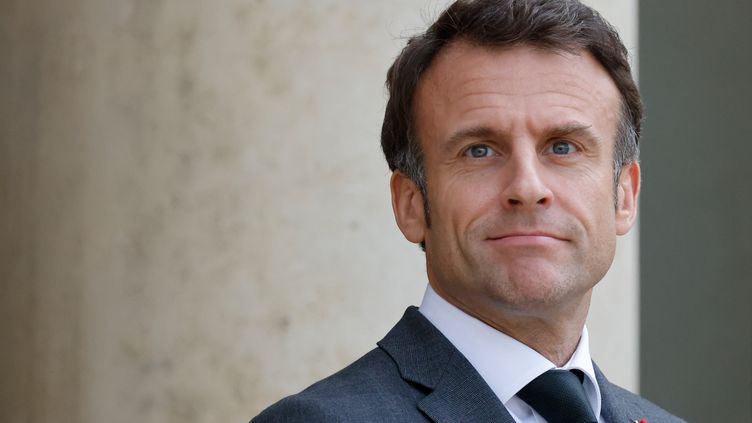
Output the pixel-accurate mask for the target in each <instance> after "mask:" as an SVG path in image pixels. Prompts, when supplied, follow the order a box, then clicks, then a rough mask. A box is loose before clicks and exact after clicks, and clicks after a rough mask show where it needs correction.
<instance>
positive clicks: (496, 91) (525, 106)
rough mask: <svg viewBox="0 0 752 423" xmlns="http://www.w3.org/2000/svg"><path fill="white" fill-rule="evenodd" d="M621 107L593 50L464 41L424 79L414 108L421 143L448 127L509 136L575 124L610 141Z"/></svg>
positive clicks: (451, 47)
mask: <svg viewBox="0 0 752 423" xmlns="http://www.w3.org/2000/svg"><path fill="white" fill-rule="evenodd" d="M620 104H621V100H620V94H619V91H618V89H617V88H616V85H615V84H614V82H613V80H612V79H611V78H610V76H609V75H608V73H607V72H606V70H605V69H604V68H603V67H602V66H601V65H600V63H598V62H597V60H595V58H593V57H592V55H591V54H590V53H588V52H587V51H580V52H575V53H569V52H563V51H551V50H542V49H540V48H535V47H532V46H528V45H519V46H514V47H506V48H501V49H499V48H486V47H479V46H476V45H473V44H470V43H467V42H463V41H458V42H454V43H452V44H450V45H449V46H447V47H446V48H445V49H444V50H443V51H442V52H441V53H440V54H439V55H438V56H437V57H436V59H435V60H434V63H432V65H431V66H430V67H429V69H428V70H427V71H426V72H425V74H424V75H423V77H422V78H421V81H420V83H419V84H418V88H417V91H416V95H415V102H414V110H415V113H416V116H415V117H416V129H417V131H418V134H419V135H421V138H422V137H424V136H428V137H429V138H431V137H433V136H439V137H440V136H442V135H443V134H441V130H442V128H444V129H456V128H446V127H451V126H456V125H460V124H463V123H466V124H472V123H475V124H476V125H478V124H482V125H488V124H493V125H494V126H496V127H498V129H500V130H510V131H511V130H513V129H515V128H516V127H519V126H526V127H527V128H528V129H535V126H536V125H540V126H546V125H547V126H550V125H555V124H557V123H566V122H572V121H577V122H581V123H583V124H585V125H592V126H594V129H596V130H601V131H603V132H604V133H603V134H602V135H604V136H605V135H614V134H615V130H616V121H617V119H618V117H619V112H620V109H621V108H620ZM609 138H612V137H609Z"/></svg>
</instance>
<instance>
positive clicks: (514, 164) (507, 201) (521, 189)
mask: <svg viewBox="0 0 752 423" xmlns="http://www.w3.org/2000/svg"><path fill="white" fill-rule="evenodd" d="M505 167H506V169H505V172H504V173H505V177H504V181H503V184H504V185H503V186H504V188H503V191H502V195H503V200H502V201H503V202H504V206H505V207H508V208H513V209H523V208H538V207H540V208H548V207H550V206H551V203H552V201H553V192H552V191H551V189H550V188H549V186H548V185H547V183H546V181H545V180H544V178H543V176H544V175H543V171H544V169H543V167H542V164H541V163H540V161H539V160H538V155H537V153H536V152H534V151H527V152H517V153H516V154H513V155H512V156H511V157H510V159H509V162H507V166H505Z"/></svg>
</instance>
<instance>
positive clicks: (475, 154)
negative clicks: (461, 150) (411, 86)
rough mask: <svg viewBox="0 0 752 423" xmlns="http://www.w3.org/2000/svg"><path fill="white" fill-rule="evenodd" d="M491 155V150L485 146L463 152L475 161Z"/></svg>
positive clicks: (476, 146) (474, 147) (475, 146)
mask: <svg viewBox="0 0 752 423" xmlns="http://www.w3.org/2000/svg"><path fill="white" fill-rule="evenodd" d="M492 154H493V150H491V148H489V147H488V146H487V145H474V146H472V147H470V148H469V149H468V150H467V151H466V152H465V155H468V156H470V157H472V158H475V159H479V158H482V157H488V156H490V155H492Z"/></svg>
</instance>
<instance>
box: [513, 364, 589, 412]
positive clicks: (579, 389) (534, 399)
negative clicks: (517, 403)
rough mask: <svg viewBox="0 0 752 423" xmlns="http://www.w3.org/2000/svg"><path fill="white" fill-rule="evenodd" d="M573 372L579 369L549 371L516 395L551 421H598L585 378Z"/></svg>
mask: <svg viewBox="0 0 752 423" xmlns="http://www.w3.org/2000/svg"><path fill="white" fill-rule="evenodd" d="M573 372H579V370H574V371H569V370H549V371H547V372H546V373H543V374H542V375H540V376H538V377H537V378H535V379H533V381H532V382H530V383H528V384H527V385H526V386H525V387H524V388H522V389H521V390H520V391H519V392H518V393H517V396H518V397H520V399H522V400H523V401H525V402H526V403H528V405H530V406H531V407H533V409H534V410H535V411H537V412H538V414H540V415H541V416H543V418H544V419H546V421H547V422H548V423H598V420H597V419H596V418H595V416H594V415H593V410H592V409H591V408H590V403H589V402H588V400H587V396H586V395H585V388H584V387H583V386H582V379H581V377H578V375H577V374H575V373H573ZM580 375H582V373H580Z"/></svg>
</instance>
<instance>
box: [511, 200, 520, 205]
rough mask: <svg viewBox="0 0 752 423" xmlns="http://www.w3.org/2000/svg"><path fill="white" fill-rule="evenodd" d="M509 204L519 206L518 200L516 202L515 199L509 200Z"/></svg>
mask: <svg viewBox="0 0 752 423" xmlns="http://www.w3.org/2000/svg"><path fill="white" fill-rule="evenodd" d="M509 204H511V205H513V206H514V205H517V204H520V200H518V199H516V198H510V199H509Z"/></svg>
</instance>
